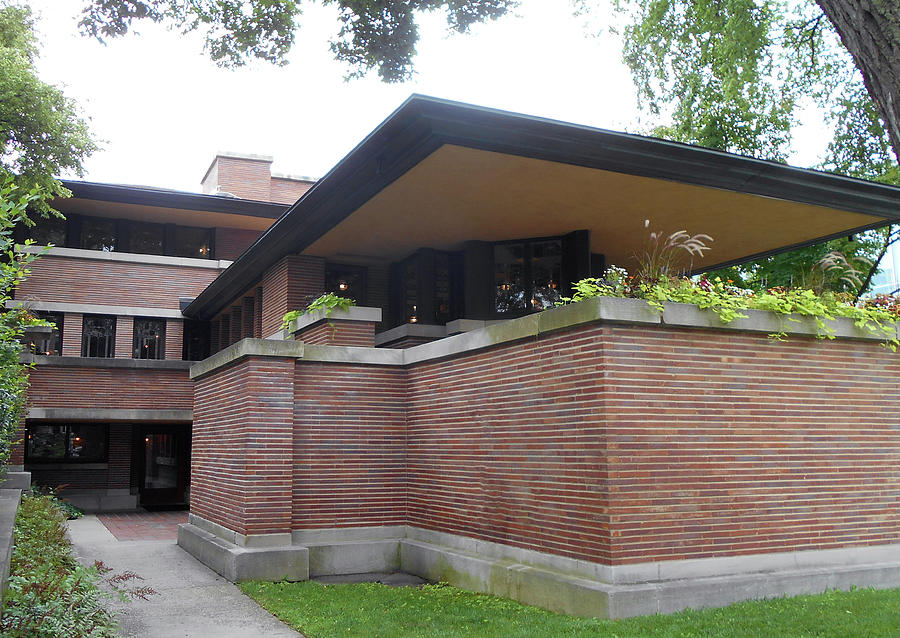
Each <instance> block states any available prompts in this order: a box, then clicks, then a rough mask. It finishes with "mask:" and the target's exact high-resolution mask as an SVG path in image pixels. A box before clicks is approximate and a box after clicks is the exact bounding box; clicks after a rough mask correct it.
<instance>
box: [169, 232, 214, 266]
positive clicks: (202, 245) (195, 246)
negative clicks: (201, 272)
mask: <svg viewBox="0 0 900 638" xmlns="http://www.w3.org/2000/svg"><path fill="white" fill-rule="evenodd" d="M211 246H212V233H211V232H210V229H209V228H191V227H189V226H176V227H175V251H174V255H175V256H176V257H193V258H194V259H212V250H211Z"/></svg>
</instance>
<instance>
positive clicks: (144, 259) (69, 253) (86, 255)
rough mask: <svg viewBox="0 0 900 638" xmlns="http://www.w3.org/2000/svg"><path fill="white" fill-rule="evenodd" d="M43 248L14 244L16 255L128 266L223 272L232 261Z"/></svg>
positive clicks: (55, 247)
mask: <svg viewBox="0 0 900 638" xmlns="http://www.w3.org/2000/svg"><path fill="white" fill-rule="evenodd" d="M44 250H45V246H38V245H36V244H35V245H31V246H25V245H23V244H16V252H18V253H31V254H36V253H42V254H44V255H46V256H48V257H69V258H72V259H93V260H96V261H122V262H126V263H130V264H153V265H157V266H178V267H181V268H211V269H214V270H225V269H226V268H228V267H229V266H230V265H231V264H233V263H234V262H233V261H229V260H227V259H195V258H193V257H172V256H170V255H143V254H140V253H117V252H104V251H102V250H86V249H84V248H63V247H60V246H53V247H52V248H49V249H47V250H46V252H44Z"/></svg>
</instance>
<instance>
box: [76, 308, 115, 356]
mask: <svg viewBox="0 0 900 638" xmlns="http://www.w3.org/2000/svg"><path fill="white" fill-rule="evenodd" d="M115 352H116V318H115V317H110V316H107V315H85V316H84V324H83V326H82V333H81V356H82V357H104V358H111V357H114V356H115Z"/></svg>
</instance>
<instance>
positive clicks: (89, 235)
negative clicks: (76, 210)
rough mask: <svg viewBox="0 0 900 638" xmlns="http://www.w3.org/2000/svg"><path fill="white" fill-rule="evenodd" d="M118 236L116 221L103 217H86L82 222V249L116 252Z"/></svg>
mask: <svg viewBox="0 0 900 638" xmlns="http://www.w3.org/2000/svg"><path fill="white" fill-rule="evenodd" d="M117 243H118V234H117V233H116V220H114V219H106V218H103V217H85V218H84V219H83V220H82V221H81V247H82V248H84V249H86V250H102V251H103V252H107V253H111V252H114V251H115V250H116V245H117Z"/></svg>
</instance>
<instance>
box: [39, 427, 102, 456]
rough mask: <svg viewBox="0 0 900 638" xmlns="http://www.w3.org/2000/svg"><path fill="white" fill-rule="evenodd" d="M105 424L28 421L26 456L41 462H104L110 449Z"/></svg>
mask: <svg viewBox="0 0 900 638" xmlns="http://www.w3.org/2000/svg"><path fill="white" fill-rule="evenodd" d="M108 442H109V427H108V426H107V425H105V424H95V423H73V424H57V423H54V424H43V423H42V424H39V425H38V424H33V423H32V424H29V425H28V433H27V438H26V445H25V460H26V461H38V462H68V463H78V462H83V463H87V462H103V461H106V460H107V453H108V452H107V451H108V449H109V444H108Z"/></svg>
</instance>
